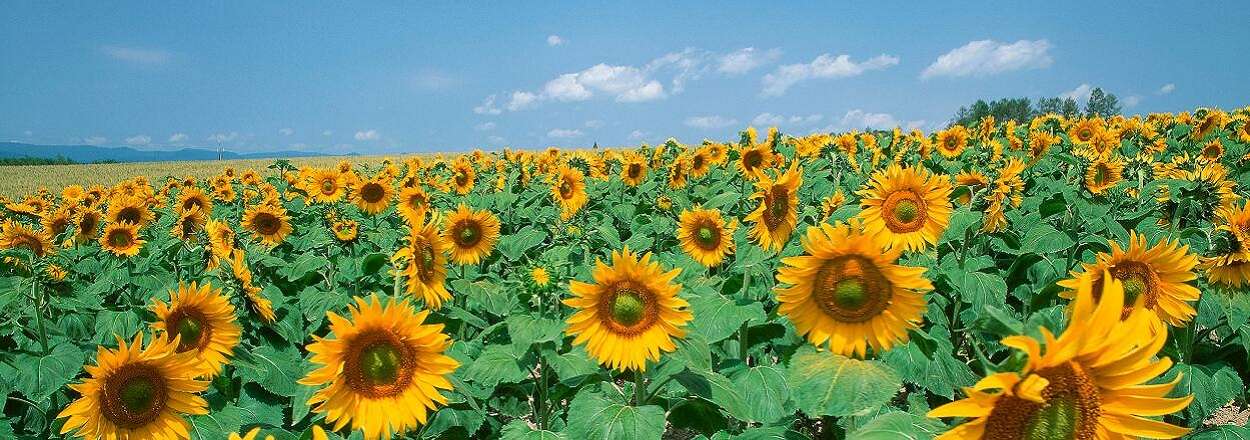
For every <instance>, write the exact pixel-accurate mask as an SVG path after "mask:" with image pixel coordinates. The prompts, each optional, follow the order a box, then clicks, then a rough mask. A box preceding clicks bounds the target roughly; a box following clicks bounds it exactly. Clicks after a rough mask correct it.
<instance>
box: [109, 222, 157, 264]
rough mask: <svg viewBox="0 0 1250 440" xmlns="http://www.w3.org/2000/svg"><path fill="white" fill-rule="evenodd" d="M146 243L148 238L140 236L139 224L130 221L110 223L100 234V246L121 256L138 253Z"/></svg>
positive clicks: (131, 255) (130, 255)
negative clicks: (102, 233)
mask: <svg viewBox="0 0 1250 440" xmlns="http://www.w3.org/2000/svg"><path fill="white" fill-rule="evenodd" d="M144 243H147V240H143V239H141V238H139V226H138V225H135V224H134V223H130V222H121V223H110V224H108V225H107V226H105V227H104V235H101V236H100V247H103V248H104V250H107V251H109V252H112V253H113V255H116V256H119V257H133V256H135V255H138V254H139V250H140V249H142V248H143V244H144Z"/></svg>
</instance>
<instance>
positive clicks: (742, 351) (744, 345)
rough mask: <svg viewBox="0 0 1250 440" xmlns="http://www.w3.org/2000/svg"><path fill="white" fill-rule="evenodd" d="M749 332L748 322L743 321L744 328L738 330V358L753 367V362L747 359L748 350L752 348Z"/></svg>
mask: <svg viewBox="0 0 1250 440" xmlns="http://www.w3.org/2000/svg"><path fill="white" fill-rule="evenodd" d="M747 330H748V329H747V322H746V321H743V322H742V326H741V327H739V328H738V357H739V358H740V359H742V363H743V364H744V365H746V366H751V360H750V359H749V358H748V357H747V349H748V348H750V343H749V342H750V341H749V340H748V339H747Z"/></svg>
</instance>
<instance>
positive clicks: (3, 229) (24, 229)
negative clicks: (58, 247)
mask: <svg viewBox="0 0 1250 440" xmlns="http://www.w3.org/2000/svg"><path fill="white" fill-rule="evenodd" d="M16 248H24V249H27V250H29V251H30V252H31V253H33V254H35V256H36V257H42V256H45V255H48V254H51V253H53V251H55V248H54V247H52V237H50V236H48V234H47V232H45V231H36V230H34V228H31V227H30V226H26V225H24V224H22V223H19V222H17V221H13V220H7V221H5V222H4V223H3V224H0V249H16Z"/></svg>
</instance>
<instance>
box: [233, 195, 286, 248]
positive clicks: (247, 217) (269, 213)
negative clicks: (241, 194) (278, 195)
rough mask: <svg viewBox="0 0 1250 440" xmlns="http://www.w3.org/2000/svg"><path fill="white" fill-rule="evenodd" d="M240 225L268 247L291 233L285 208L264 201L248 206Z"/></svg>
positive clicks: (276, 243)
mask: <svg viewBox="0 0 1250 440" xmlns="http://www.w3.org/2000/svg"><path fill="white" fill-rule="evenodd" d="M241 226H242V227H243V229H246V230H248V231H250V232H251V233H252V236H253V237H256V239H257V240H260V242H261V243H264V244H265V245H266V246H270V247H272V246H276V245H278V244H279V243H282V241H283V240H285V239H286V236H287V235H290V233H291V220H290V218H289V217H288V216H287V213H286V209H283V208H282V207H278V206H272V205H268V204H264V203H262V204H259V205H255V206H252V207H251V208H248V209H247V211H245V212H244V213H243V221H242V225H241Z"/></svg>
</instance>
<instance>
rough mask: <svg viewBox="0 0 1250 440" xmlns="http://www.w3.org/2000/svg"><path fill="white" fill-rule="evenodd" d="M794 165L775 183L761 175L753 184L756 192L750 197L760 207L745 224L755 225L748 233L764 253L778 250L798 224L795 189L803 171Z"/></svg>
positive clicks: (796, 189) (797, 195)
mask: <svg viewBox="0 0 1250 440" xmlns="http://www.w3.org/2000/svg"><path fill="white" fill-rule="evenodd" d="M797 164H798V162H795V163H794V164H791V166H790V169H789V170H787V171H786V172H785V173H782V174H781V175H780V176H778V177H777V178H776V179H775V180H774V179H773V178H771V177H769V176H768V175H761V176H760V178H759V180H758V181H756V182H755V188H756V189H757V191H756V192H755V194H752V195H751V198H753V199H760V205H759V206H758V207H756V208H755V210H754V211H751V213H750V214H747V217H746V221H749V222H752V223H755V226H753V227H752V228H751V230H750V233H751V239H752V240H755V242H756V243H759V245H760V247H762V248H764V250H768V251H780V250H781V248H783V247H785V245H786V242H787V241H789V240H790V234H792V233H793V232H794V227H795V225H797V224H798V221H799V215H798V206H799V186H800V185H802V184H803V171H802V170H800V169H798V166H797Z"/></svg>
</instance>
